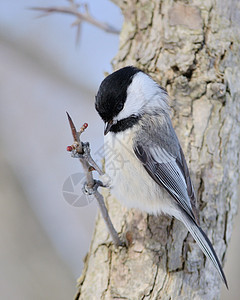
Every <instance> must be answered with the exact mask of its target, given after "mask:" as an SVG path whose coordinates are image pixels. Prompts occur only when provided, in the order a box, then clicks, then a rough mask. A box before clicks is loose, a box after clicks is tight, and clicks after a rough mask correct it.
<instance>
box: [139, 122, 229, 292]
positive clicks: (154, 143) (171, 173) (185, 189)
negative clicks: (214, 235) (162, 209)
mask: <svg viewBox="0 0 240 300" xmlns="http://www.w3.org/2000/svg"><path fill="white" fill-rule="evenodd" d="M169 128H170V130H169ZM169 128H165V129H167V130H163V131H161V132H162V133H163V135H159V136H158V140H157V139H156V136H153V135H152V136H148V138H146V137H147V135H148V134H146V132H145V133H144V134H145V138H144V139H143V138H142V136H143V135H144V134H143V132H140V133H139V134H138V138H137V139H136V140H135V141H134V144H133V149H134V152H135V154H136V156H137V158H138V159H139V160H140V161H141V162H142V164H143V166H144V168H145V169H146V171H147V172H148V174H149V175H150V176H151V177H152V178H153V179H154V180H155V181H156V182H157V183H158V184H159V185H161V186H162V187H164V188H165V189H166V190H167V192H168V193H169V194H170V195H171V196H172V197H173V198H174V199H175V200H176V205H177V206H178V207H179V211H180V215H179V217H180V220H181V221H182V222H183V223H184V224H185V226H186V227H187V228H188V230H189V231H190V232H191V234H192V236H193V238H194V239H195V240H196V242H197V243H198V245H199V247H200V248H201V249H202V251H203V252H204V254H205V255H206V256H208V257H209V258H210V259H211V261H212V262H213V264H214V265H215V267H216V269H217V270H218V272H219V274H220V276H221V278H222V280H223V281H224V283H225V285H226V286H227V287H228V285H227V280H226V277H225V275H224V272H223V270H222V267H221V264H220V262H219V259H218V257H217V254H216V252H215V251H214V249H213V246H212V244H211V242H210V241H209V239H208V237H207V236H206V234H205V233H204V232H203V231H202V229H201V228H200V226H199V225H198V224H197V218H196V217H195V214H194V208H195V206H194V205H193V204H192V199H195V195H194V190H193V187H192V183H191V179H190V176H189V171H188V168H187V164H186V161H185V158H184V155H183V152H182V149H181V146H180V145H179V142H178V140H177V137H176V135H175V133H173V129H171V127H169ZM149 132H151V133H152V130H150V131H149ZM167 135H168V136H167Z"/></svg>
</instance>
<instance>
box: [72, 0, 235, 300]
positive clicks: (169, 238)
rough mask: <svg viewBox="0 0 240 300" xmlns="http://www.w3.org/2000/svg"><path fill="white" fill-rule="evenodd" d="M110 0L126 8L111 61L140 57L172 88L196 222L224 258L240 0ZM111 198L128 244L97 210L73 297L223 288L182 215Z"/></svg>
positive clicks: (205, 295)
mask: <svg viewBox="0 0 240 300" xmlns="http://www.w3.org/2000/svg"><path fill="white" fill-rule="evenodd" d="M113 2H115V3H116V4H117V5H118V6H119V7H121V9H122V12H123V14H124V16H125V21H124V24H123V29H122V32H121V36H120V49H119V53H118V54H117V56H116V57H115V59H114V62H113V65H114V69H118V68H120V67H123V66H126V65H134V66H137V67H139V68H141V69H143V70H145V71H146V72H147V73H149V74H150V75H151V76H152V77H153V78H154V79H155V80H156V81H157V82H159V83H160V85H162V86H163V87H165V88H166V90H167V91H168V93H169V95H170V97H171V106H172V108H173V116H172V119H173V124H174V127H175V129H176V132H177V135H178V137H179V140H180V142H181V145H182V147H183V151H184V153H185V156H186V160H187V161H188V165H189V168H190V170H191V177H192V180H193V183H194V186H195V191H196V193H197V196H198V206H199V218H200V224H201V227H202V228H203V230H204V231H205V232H206V233H207V235H208V237H209V239H210V240H211V241H212V243H213V245H214V248H215V250H216V252H217V254H218V256H219V258H220V260H221V261H223V262H224V260H225V254H226V249H227V245H228V243H229V240H230V236H231V232H232V225H233V217H234V215H235V214H236V212H237V201H238V197H237V187H238V184H239V149H240V100H239V95H240V71H239V70H240V51H239V49H240V47H239V46H240V41H239V36H240V35H239V31H238V28H240V14H239V10H238V6H239V2H238V0H232V1H229V0H224V1H223V0H216V1H213V0H212V1H211V0H210V1H209V0H193V1H190V2H191V4H187V3H188V2H189V1H184V0H183V1H178V2H175V1H170V0H166V1H161V0H153V1H148V0H128V1H122V0H114V1H113ZM149 197H151V195H149ZM105 199H106V201H107V205H108V207H109V212H110V216H111V218H112V221H113V223H114V226H115V228H116V229H117V231H118V232H119V233H120V234H122V236H123V237H125V238H127V240H128V243H129V247H128V248H120V249H115V248H114V246H113V245H112V243H111V241H110V238H109V234H108V232H107V230H106V228H105V224H104V223H103V220H102V218H101V216H98V219H97V222H96V228H95V233H94V236H93V240H92V244H91V248H90V251H89V254H88V255H87V257H86V261H85V269H84V271H83V274H82V276H81V278H80V279H79V292H78V294H77V296H76V299H83V300H86V299H130V300H133V299H136V300H138V299H218V298H219V294H220V284H221V279H220V276H219V275H218V273H217V271H216V270H215V268H214V267H213V265H212V263H211V262H210V260H209V259H206V258H205V256H204V255H203V254H202V252H201V250H200V249H199V247H198V245H197V244H196V243H195V242H194V241H193V239H192V237H191V235H190V234H188V232H187V230H186V229H185V227H184V226H183V225H182V224H181V223H180V222H179V221H177V220H174V219H172V218H169V217H166V216H159V217H153V216H149V215H147V214H144V213H141V212H139V211H137V210H127V209H126V208H124V207H122V206H121V205H120V204H119V202H118V201H116V200H114V199H112V198H111V196H110V195H109V194H108V195H106V197H105Z"/></svg>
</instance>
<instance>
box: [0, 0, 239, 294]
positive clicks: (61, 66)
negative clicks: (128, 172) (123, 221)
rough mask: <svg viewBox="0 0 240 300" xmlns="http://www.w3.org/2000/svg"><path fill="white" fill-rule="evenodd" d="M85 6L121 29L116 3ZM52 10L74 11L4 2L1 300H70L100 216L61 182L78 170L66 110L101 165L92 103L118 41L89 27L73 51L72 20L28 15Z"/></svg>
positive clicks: (235, 288) (235, 248) (231, 262)
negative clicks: (68, 194) (67, 194)
mask: <svg viewBox="0 0 240 300" xmlns="http://www.w3.org/2000/svg"><path fill="white" fill-rule="evenodd" d="M87 3H88V4H89V8H90V13H91V15H93V16H94V17H95V18H96V19H97V20H99V21H102V22H107V23H109V24H111V25H113V26H114V27H116V28H117V29H119V30H120V29H121V26H122V22H123V17H122V15H121V11H120V10H119V9H118V7H116V6H115V5H114V4H113V3H111V2H110V1H108V0H100V1H99V0H98V1H94V0H88V1H87ZM48 5H51V6H54V5H55V6H62V5H68V3H67V1H65V0H51V1H49V0H48V1H47V0H22V1H19V0H10V1H8V0H1V2H0V143H1V147H0V237H1V245H0V299H18V300H22V299H24V300H28V299H36V300H41V299H53V300H54V299H58V300H61V299H64V300H65V299H72V298H73V296H74V294H75V291H76V287H75V286H76V279H77V277H79V276H80V274H81V271H82V267H83V258H84V256H85V255H86V253H87V251H88V248H89V245H90V241H91V236H92V232H93V228H94V223H95V216H96V212H97V205H96V203H95V201H93V202H91V203H90V204H89V205H87V206H84V207H76V206H73V205H70V204H69V203H68V201H66V199H64V197H63V184H64V182H66V180H67V179H68V178H69V176H71V175H72V174H75V173H79V172H81V166H80V164H78V163H76V161H75V160H74V159H71V158H70V155H69V153H67V152H66V146H67V145H68V144H71V143H72V138H71V133H70V129H69V125H68V123H67V118H66V114H65V111H68V112H69V113H70V114H71V116H72V118H73V120H74V121H75V123H76V125H78V126H81V125H82V124H83V123H84V122H87V123H88V124H89V128H88V130H87V131H86V133H85V134H84V136H83V140H86V141H89V142H90V143H91V148H92V153H93V154H94V153H95V158H97V160H99V161H100V158H101V157H100V156H101V155H100V152H101V151H98V150H101V149H102V145H103V124H102V122H101V120H100V119H99V117H98V115H97V113H96V112H95V109H94V100H95V99H94V96H95V93H96V91H97V89H98V86H99V84H100V82H101V81H102V79H103V78H104V72H111V71H112V69H111V63H110V62H111V60H112V59H113V57H114V56H115V54H116V53H117V51H118V42H119V37H118V35H116V34H109V33H105V32H103V31H102V30H100V29H98V28H96V27H94V26H92V25H89V24H87V23H84V24H83V25H82V28H81V35H80V42H79V44H78V45H77V46H76V45H75V40H76V28H75V27H74V28H72V27H70V24H71V23H72V22H73V21H74V18H73V17H72V16H68V15H60V14H54V15H51V16H48V17H45V18H35V17H36V16H38V15H39V13H38V12H34V11H31V10H28V7H32V6H48ZM71 180H72V179H71ZM72 183H73V192H74V193H80V188H81V185H80V184H77V182H75V184H76V185H75V186H74V181H73V182H72ZM239 226H240V218H239V217H238V218H237V219H236V222H235V224H234V228H235V231H234V234H233V236H232V242H231V245H230V249H229V251H228V255H227V264H226V266H225V270H226V275H227V277H228V281H229V286H230V292H227V291H226V290H225V289H223V293H222V299H239V297H235V296H234V295H238V296H239V294H240V287H239V280H240V279H239V278H240V271H239V270H240V263H239V259H238V253H239V252H240V234H239ZM236 262H237V263H236Z"/></svg>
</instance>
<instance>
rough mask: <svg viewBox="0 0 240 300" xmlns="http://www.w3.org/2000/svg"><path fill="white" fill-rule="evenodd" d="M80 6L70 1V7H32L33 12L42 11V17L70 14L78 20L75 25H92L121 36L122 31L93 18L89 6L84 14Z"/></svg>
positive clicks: (85, 7) (85, 6)
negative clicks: (85, 23) (82, 23)
mask: <svg viewBox="0 0 240 300" xmlns="http://www.w3.org/2000/svg"><path fill="white" fill-rule="evenodd" d="M78 6H79V5H76V4H75V3H74V1H70V6H49V7H30V9H32V10H36V11H40V12H42V13H43V15H41V16H46V15H49V14H52V13H63V14H69V15H72V16H75V17H76V18H77V20H76V21H75V22H74V23H73V25H75V24H76V25H77V26H78V25H79V23H81V22H83V21H84V22H87V23H89V24H92V25H94V26H96V27H98V28H100V29H102V30H104V31H105V32H108V33H113V34H119V33H120V31H119V30H118V29H116V28H114V27H113V26H111V25H110V24H107V23H103V22H100V21H97V20H96V19H95V18H93V17H92V16H91V15H90V13H89V9H88V6H87V5H86V4H84V5H83V6H84V9H85V12H84V13H82V12H80V11H79V10H78Z"/></svg>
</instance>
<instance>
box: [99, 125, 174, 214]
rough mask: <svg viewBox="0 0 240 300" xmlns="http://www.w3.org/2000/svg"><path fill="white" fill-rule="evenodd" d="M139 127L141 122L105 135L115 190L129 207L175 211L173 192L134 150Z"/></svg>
mask: <svg viewBox="0 0 240 300" xmlns="http://www.w3.org/2000/svg"><path fill="white" fill-rule="evenodd" d="M136 130H139V128H138V126H137V125H135V126H134V127H132V128H130V129H127V130H125V131H124V132H120V133H117V134H114V133H112V132H110V133H108V134H107V135H106V136H105V141H104V148H105V159H106V173H107V174H108V175H109V176H110V178H111V180H112V185H111V193H112V195H113V196H114V197H116V198H117V200H119V201H120V202H122V203H123V204H124V205H126V206H127V207H130V208H138V209H140V210H142V211H146V212H148V213H153V214H157V213H161V212H162V213H166V214H170V215H174V213H173V212H172V210H175V208H174V207H173V205H172V203H173V201H172V198H171V196H169V194H168V193H167V192H166V191H165V190H164V189H163V188H161V187H160V186H159V185H158V184H157V183H156V182H155V181H154V180H153V179H152V178H151V177H150V175H149V174H148V173H147V171H146V170H145V168H144V167H143V165H142V163H141V162H140V161H139V159H138V158H137V157H136V155H135V153H134V152H133V137H134V134H135V132H136Z"/></svg>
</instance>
